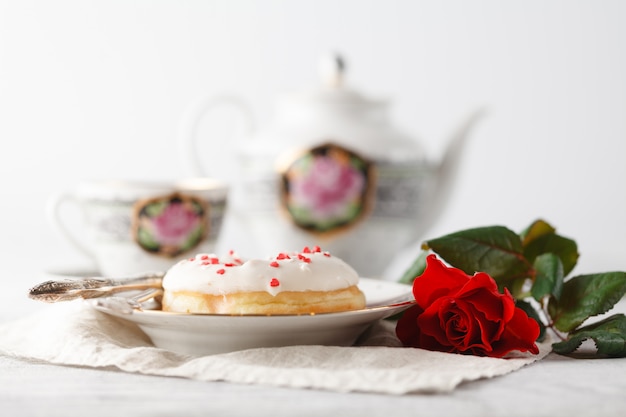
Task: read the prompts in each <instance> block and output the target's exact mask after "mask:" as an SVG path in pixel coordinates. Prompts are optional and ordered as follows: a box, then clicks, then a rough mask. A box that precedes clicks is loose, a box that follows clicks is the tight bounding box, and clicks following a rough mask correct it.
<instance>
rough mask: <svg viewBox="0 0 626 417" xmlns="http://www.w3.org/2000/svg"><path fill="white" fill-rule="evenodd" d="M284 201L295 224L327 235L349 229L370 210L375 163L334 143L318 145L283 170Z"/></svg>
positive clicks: (286, 209)
mask: <svg viewBox="0 0 626 417" xmlns="http://www.w3.org/2000/svg"><path fill="white" fill-rule="evenodd" d="M281 187H282V189H281V200H282V205H283V208H284V209H285V211H286V212H287V213H288V215H289V217H290V218H291V220H292V221H293V223H294V224H295V225H296V226H298V227H300V228H301V229H304V230H306V231H308V232H312V233H316V234H322V235H327V234H330V233H333V232H337V231H342V230H347V229H348V228H350V227H351V226H353V225H355V224H356V223H357V222H358V221H359V220H361V219H362V218H364V216H365V215H366V214H367V213H368V212H369V210H370V206H371V204H372V192H373V189H374V166H373V164H372V163H370V162H369V161H367V160H366V159H364V158H362V157H361V156H359V155H358V154H356V153H354V152H352V151H349V150H347V149H345V148H342V147H340V146H337V145H334V144H324V145H320V146H317V147H314V148H312V149H310V150H308V151H306V152H304V153H303V154H301V155H300V156H299V157H297V158H296V159H295V160H293V161H292V162H291V163H290V164H289V165H288V166H287V168H286V169H285V170H284V171H283V172H282V181H281Z"/></svg>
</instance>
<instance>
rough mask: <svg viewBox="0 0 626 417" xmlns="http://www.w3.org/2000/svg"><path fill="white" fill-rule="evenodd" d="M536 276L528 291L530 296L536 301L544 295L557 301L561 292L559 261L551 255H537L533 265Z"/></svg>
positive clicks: (561, 275) (561, 265) (561, 271)
mask: <svg viewBox="0 0 626 417" xmlns="http://www.w3.org/2000/svg"><path fill="white" fill-rule="evenodd" d="M533 266H534V268H535V271H536V272H537V275H536V277H535V282H534V283H533V286H532V288H531V290H530V294H531V295H532V296H533V298H534V299H535V300H537V301H540V300H541V299H542V298H543V297H544V296H546V295H552V296H553V297H554V298H556V299H557V300H559V299H560V298H561V292H562V290H563V277H564V275H563V264H562V263H561V259H560V258H559V257H558V256H556V255H555V254H553V253H545V254H543V255H539V256H538V257H537V258H536V259H535V263H534V265H533Z"/></svg>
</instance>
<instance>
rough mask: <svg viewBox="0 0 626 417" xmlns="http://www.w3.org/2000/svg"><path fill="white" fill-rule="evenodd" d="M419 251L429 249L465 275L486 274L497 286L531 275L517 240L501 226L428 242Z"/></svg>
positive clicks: (528, 264) (451, 235)
mask: <svg viewBox="0 0 626 417" xmlns="http://www.w3.org/2000/svg"><path fill="white" fill-rule="evenodd" d="M422 248H423V249H429V248H430V249H432V250H433V251H434V252H436V253H437V254H438V255H439V256H441V258H443V259H444V260H445V261H446V262H448V263H449V264H450V265H452V266H454V267H456V268H459V269H461V270H463V271H464V272H465V273H467V274H473V273H475V272H478V271H481V272H486V273H488V274H489V275H491V276H492V277H493V279H495V280H496V281H498V283H499V284H503V283H504V284H506V283H508V282H512V281H514V280H516V279H519V278H526V277H530V276H533V275H534V270H533V268H532V265H531V264H530V263H529V262H528V261H527V260H526V259H525V258H524V256H523V254H522V242H521V239H520V237H519V236H518V235H517V234H516V233H515V232H513V231H511V230H509V229H507V228H506V227H503V226H489V227H480V228H475V229H468V230H463V231H460V232H457V233H452V234H449V235H446V236H442V237H440V238H437V239H431V240H429V241H427V242H425V243H424V244H423V245H422Z"/></svg>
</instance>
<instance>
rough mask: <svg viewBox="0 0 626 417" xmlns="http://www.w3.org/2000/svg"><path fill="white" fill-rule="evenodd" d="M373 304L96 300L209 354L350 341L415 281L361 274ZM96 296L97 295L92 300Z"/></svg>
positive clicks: (391, 309)
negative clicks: (274, 306) (261, 306)
mask: <svg viewBox="0 0 626 417" xmlns="http://www.w3.org/2000/svg"><path fill="white" fill-rule="evenodd" d="M359 288H361V290H362V291H363V292H364V294H365V298H366V300H367V307H366V308H364V309H362V310H355V311H345V312H340V313H324V314H315V315H289V316H228V315H214V314H182V313H170V312H163V311H160V310H149V309H143V310H130V309H128V310H127V311H126V312H124V311H123V310H118V309H111V308H108V307H106V303H104V304H102V305H99V304H97V303H95V302H93V303H92V305H93V306H94V308H96V309H97V310H99V311H102V312H104V313H107V314H110V315H113V316H116V317H120V318H122V319H125V320H128V321H130V322H133V323H135V324H137V325H138V326H139V327H140V328H141V329H142V330H143V331H144V332H145V333H146V334H147V335H148V336H149V337H150V339H151V340H152V342H153V343H154V345H155V346H157V347H160V348H164V349H168V350H172V351H176V352H180V353H185V354H190V355H209V354H214V353H224V352H231V351H235V350H243V349H250V348H258V347H277V346H289V345H331V346H350V345H352V344H354V342H355V341H356V340H357V338H358V337H359V336H360V335H361V333H363V332H364V331H365V330H366V329H367V328H368V327H369V326H370V325H371V324H372V323H374V322H375V321H377V320H380V319H384V318H387V317H390V316H392V315H394V314H396V313H399V312H401V311H402V310H404V309H406V308H408V307H409V306H410V305H411V304H412V303H411V300H413V294H412V293H411V287H410V286H408V285H404V284H398V283H394V282H387V281H380V280H375V279H367V278H361V280H360V282H359ZM91 301H95V300H91Z"/></svg>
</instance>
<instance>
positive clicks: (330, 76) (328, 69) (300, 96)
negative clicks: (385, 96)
mask: <svg viewBox="0 0 626 417" xmlns="http://www.w3.org/2000/svg"><path fill="white" fill-rule="evenodd" d="M318 74H319V77H320V81H321V87H318V88H314V89H307V90H304V91H297V92H290V93H287V94H284V95H283V96H282V97H281V101H282V102H283V103H284V104H287V105H294V104H307V105H311V104H318V103H319V104H323V105H324V106H329V105H330V106H339V107H378V106H384V105H386V104H387V102H386V101H385V100H373V99H370V98H367V97H364V96H363V95H362V94H360V93H358V92H356V91H354V90H352V89H350V88H348V87H347V86H346V81H345V80H346V63H345V60H344V59H343V58H342V57H341V56H340V55H338V54H331V55H327V56H324V57H322V58H321V59H320V61H319V63H318Z"/></svg>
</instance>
